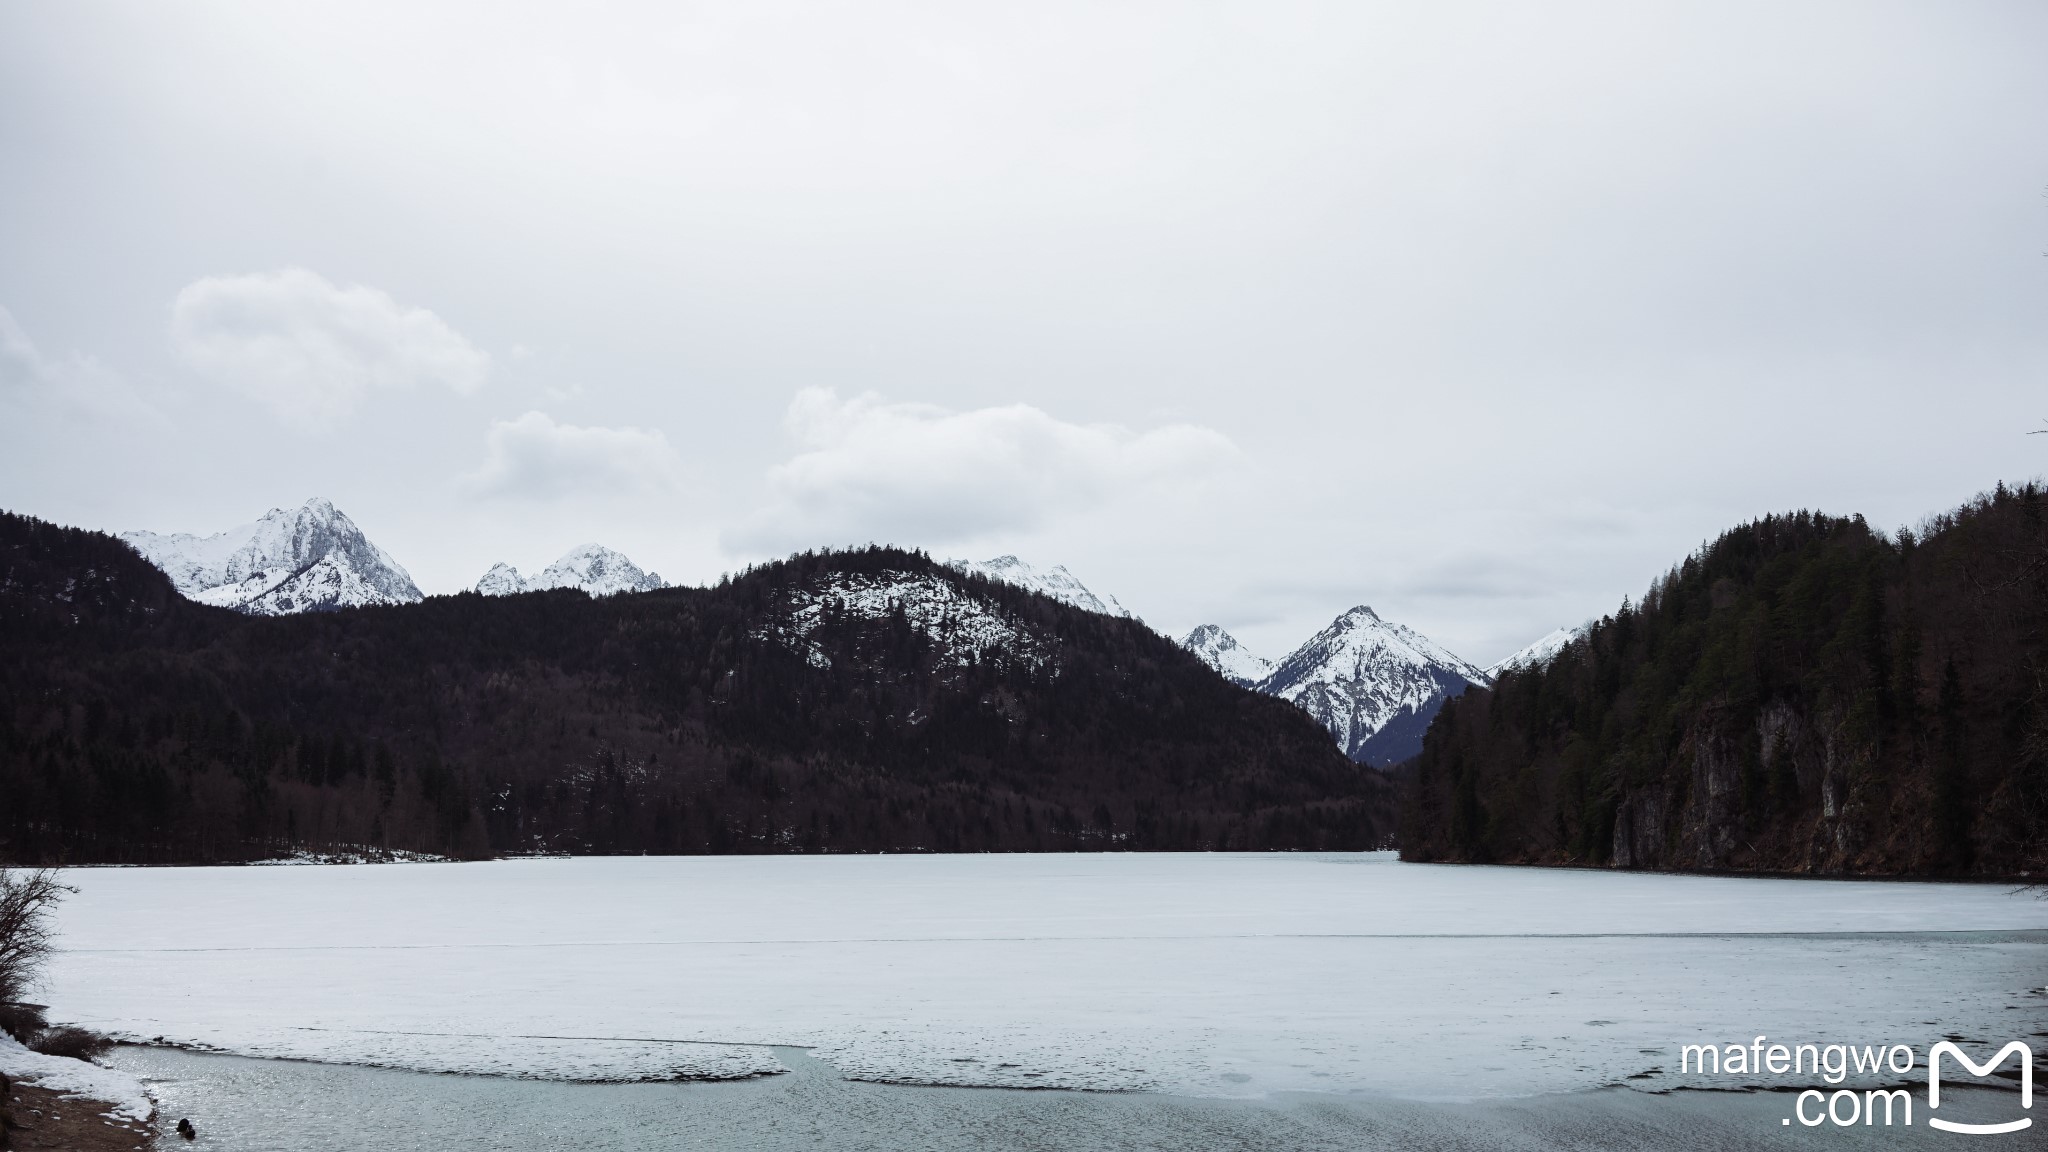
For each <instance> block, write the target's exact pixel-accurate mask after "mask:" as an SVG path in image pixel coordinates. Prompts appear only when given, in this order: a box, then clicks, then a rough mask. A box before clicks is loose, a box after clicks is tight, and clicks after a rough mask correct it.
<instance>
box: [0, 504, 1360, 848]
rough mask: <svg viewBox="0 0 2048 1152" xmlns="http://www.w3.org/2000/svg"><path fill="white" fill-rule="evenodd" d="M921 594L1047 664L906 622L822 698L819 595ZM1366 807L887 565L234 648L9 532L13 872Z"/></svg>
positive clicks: (1225, 713) (305, 623) (207, 615)
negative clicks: (938, 652)
mask: <svg viewBox="0 0 2048 1152" xmlns="http://www.w3.org/2000/svg"><path fill="white" fill-rule="evenodd" d="M849 572H852V573H870V574H873V573H910V574H927V575H931V576H935V577H937V578H940V579H944V580H948V581H951V582H953V583H954V584H955V585H956V586H957V587H959V588H960V589H962V590H963V591H964V592H965V593H966V594H967V595H970V596H972V597H975V598H978V599H979V600H981V601H982V602H984V603H988V604H992V605H996V606H998V607H999V608H1000V609H1001V610H1002V611H1004V612H1006V613H1008V614H1009V615H1010V617H1011V618H1012V619H1013V620H1015V621H1016V622H1018V623H1019V624H1020V625H1021V626H1023V627H1024V628H1026V629H1028V630H1029V632H1030V633H1031V634H1033V635H1035V636H1037V637H1039V638H1041V639H1042V640H1043V641H1044V642H1045V643H1046V644H1047V645H1049V647H1050V650H1051V651H1053V652H1055V653H1056V659H1055V660H1054V661H1052V662H1051V663H1050V664H1048V665H1046V666H1044V667H1042V668H1038V669H1033V668H1031V667H1029V666H1027V665H1026V664H1021V663H1019V662H1017V661H1014V660H1005V659H1003V658H1002V654H1001V653H999V652H993V651H991V652H989V653H987V654H986V658H977V659H975V660H973V661H971V662H970V663H968V664H967V665H966V666H964V667H962V666H959V665H958V664H956V663H951V662H944V661H940V660H938V659H937V658H936V657H935V653H934V646H933V644H932V642H931V640H930V639H929V638H928V637H927V636H926V635H925V634H924V633H923V632H921V631H919V630H918V629H917V628H915V627H914V626H912V624H911V623H910V622H909V621H907V620H906V619H905V618H904V616H903V614H902V613H901V612H900V611H896V612H892V613H891V614H889V615H887V616H885V617H882V618H879V619H860V618H852V617H840V616H834V617H832V618H829V619H827V620H826V621H825V623H824V624H823V625H822V626H821V627H820V629H819V631H818V632H817V633H816V634H815V636H814V639H815V640H816V641H817V643H818V644H819V646H820V647H821V649H822V651H823V653H824V654H825V655H826V656H828V657H829V659H830V666H829V667H819V666H816V664H815V662H812V661H807V660H806V659H805V658H803V657H802V656H800V655H798V654H797V653H796V652H794V651H792V650H791V649H790V648H789V647H788V646H787V645H786V644H784V643H782V642H780V641H778V640H776V639H775V638H774V637H773V636H772V635H770V634H768V633H767V632H766V631H764V630H765V629H767V627H768V625H769V624H770V623H771V622H772V621H773V620H774V619H775V618H776V613H777V611H778V608H777V605H778V604H779V603H781V602H782V598H783V596H784V594H785V593H787V592H788V591H789V590H790V589H791V588H793V587H801V586H804V585H806V583H807V582H813V581H816V580H818V579H820V578H822V577H824V576H826V575H829V574H832V573H849ZM1392 814H1393V800H1392V795H1391V790H1390V787H1389V785H1388V784H1387V783H1386V781H1385V778H1384V777H1382V776H1381V775H1380V774H1379V773H1377V772H1374V771H1372V770H1370V769H1366V768H1362V767H1360V766H1358V765H1355V764H1352V763H1351V762H1350V761H1348V760H1347V759H1345V757H1344V756H1343V755H1342V754H1341V753H1339V752H1338V751H1337V749H1336V747H1335V746H1334V745H1333V744H1332V742H1331V740H1330V737H1329V735H1328V733H1326V732H1324V731H1323V730H1322V729H1321V728H1320V727H1318V726H1317V725H1316V724H1315V723H1314V721H1312V720H1310V719H1309V718H1308V717H1307V716H1305V715H1303V714H1302V713H1300V712H1298V711H1297V710H1295V709H1294V708H1293V707H1292V706H1291V705H1289V704H1287V703H1285V702H1283V701H1280V700H1275V699H1271V698H1268V697H1263V696H1259V695H1257V694H1255V693H1252V692H1249V691H1246V690H1243V689H1240V688H1236V687H1234V686H1232V685H1230V684H1229V683H1227V682H1225V681H1224V680H1223V679H1222V678H1220V677H1218V676H1217V675H1215V674H1214V673H1213V672H1211V671H1210V670H1209V669H1208V668H1207V667H1205V666H1203V665H1202V664H1201V663H1199V662H1198V661H1197V660H1195V659H1194V658H1193V657H1192V656H1190V655H1188V654H1187V653H1185V652H1183V651H1182V650H1180V649H1179V648H1178V647H1177V646H1176V645H1174V644H1173V643H1171V642H1170V641H1168V640H1166V639H1164V638H1162V637H1160V636H1158V635H1156V634H1154V633H1152V632H1151V631H1150V630H1149V629H1147V628H1145V627H1144V626H1143V625H1142V624H1139V623H1138V622H1136V621H1131V620H1123V619H1116V618H1112V617H1108V616H1100V615H1095V614H1091V613H1087V612H1082V611H1080V610H1078V609H1074V608H1070V607H1068V606H1066V605H1063V604H1060V603H1058V602H1055V601H1052V600H1048V599H1046V598H1044V597H1041V596H1038V595H1035V594H1033V593H1030V592H1026V591H1024V590H1021V589H1018V588H1014V587H1011V586H1008V585H1003V584H997V583H991V582H989V581H985V580H981V579H979V578H971V577H967V576H964V575H961V574H960V573H958V572H955V571H953V570H951V569H948V568H945V567H943V566H941V565H938V564H935V563H934V562H933V561H931V560H930V559H929V558H928V557H925V556H923V555H921V554H916V553H909V552H903V551H897V550H893V549H885V548H869V549H863V550H857V551H850V552H838V553H826V554H806V555H800V556H796V557H793V558H791V559H790V560H788V561H784V562H780V563H775V564H770V565H766V566H764V567H760V568H757V569H752V570H750V571H748V572H745V573H743V574H741V575H739V576H736V577H733V578H731V579H728V580H727V581H725V582H723V583H721V584H720V585H718V586H717V587H713V588H702V589H689V588H682V589H669V590H666V591H660V592H649V593H641V594H636V595H628V596H617V597H611V598H608V599H603V600H593V599H591V598H589V597H588V596H585V595H584V594H583V593H581V592H578V591H555V592H541V593H531V594H527V595H522V596H511V597H504V598H496V599H492V598H485V597H481V596H477V595H474V594H463V595H457V596H445V597H434V598H431V599H429V600H427V601H426V602H424V603H420V604H413V605H406V606H403V607H385V608H366V609H351V610H346V611H341V612H335V613H328V614H319V615H307V616H293V617H282V618H257V617H245V616H241V615H237V614H235V613H232V612H228V611H224V610H220V609H214V608H209V607H206V606H203V605H199V604H195V603H192V602H190V601H187V600H185V599H183V598H182V597H180V596H179V595H178V594H177V593H176V592H175V591H174V590H173V589H172V587H171V585H170V582H169V581H168V579H167V578H166V577H165V576H164V575H163V574H162V573H161V572H158V571H157V570H156V569H155V568H153V567H152V566H150V565H149V564H148V563H147V562H146V561H144V560H142V559H141V557H139V556H137V555H136V554H135V553H134V552H133V551H132V550H131V549H129V548H128V546H127V545H125V544H123V543H121V542H120V541H119V540H116V539H114V538H112V537H109V536H106V535H103V534H100V533H94V532H86V531H81V530H78V529H70V528H62V527H58V526H55V525H51V524H47V523H44V522H41V521H38V520H34V519H30V518H27V517H22V516H15V515H9V514H0V859H4V860H11V861H14V862H18V863H39V862H48V863H65V862H68V863H79V862H88V861H99V862H174V861H209V860H218V861H234V860H247V859H255V858H263V857H270V856H275V855H278V854H281V853H288V852H293V851H300V852H316V853H325V852H349V851H357V850H360V849H363V848H370V849H378V850H409V851H420V852H431V853H441V854H448V855H455V856H464V857H480V856H486V855H490V854H494V853H508V852H530V851H557V852H577V853H640V852H650V853H737V852H850V851H982V850H1024V851H1031V850H1106V849H1207V848H1365V847H1372V846H1376V845H1380V844H1383V843H1385V842H1387V841H1388V839H1389V837H1390V833H1391V830H1392Z"/></svg>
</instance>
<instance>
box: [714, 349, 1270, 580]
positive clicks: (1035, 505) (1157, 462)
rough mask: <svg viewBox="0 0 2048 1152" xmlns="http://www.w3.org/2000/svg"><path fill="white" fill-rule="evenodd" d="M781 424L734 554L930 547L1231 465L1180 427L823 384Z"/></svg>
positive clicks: (1199, 431) (1218, 445)
mask: <svg viewBox="0 0 2048 1152" xmlns="http://www.w3.org/2000/svg"><path fill="white" fill-rule="evenodd" d="M786 423H787V425H788V428H789V431H790V433H791V434H792V435H793V436H794V437H795V438H796V440H797V442H798V443H799V445H801V447H802V449H803V450H802V451H800V452H799V453H798V454H797V455H796V456H794V457H792V458H790V459H789V460H787V461H785V462H783V463H781V464H778V465H776V466H775V467H774V468H772V469H770V470H769V473H768V487H769V491H770V494H771V498H772V499H771V503H770V506H769V507H768V508H767V509H766V510H765V511H764V512H763V513H762V514H761V515H760V516H758V517H757V518H756V519H755V521H754V523H753V524H752V525H751V526H750V527H749V528H748V529H746V530H744V531H742V532H740V533H738V534H737V535H736V537H735V539H734V540H733V541H732V543H734V544H735V545H737V546H740V547H750V546H751V547H765V548H778V547H803V546H809V545H816V544H828V543H851V542H862V541H867V540H876V541H888V542H895V543H900V544H907V545H936V544H943V543H949V542H955V541H966V540H973V539H977V538H981V537H988V536H992V535H996V534H999V533H1005V532H1017V531H1029V530H1032V529H1035V528H1038V527H1041V526H1043V525H1044V524H1046V523H1048V522H1049V521H1050V520H1052V519H1053V518H1055V517H1058V516H1061V515H1065V514H1072V513H1077V512H1082V511H1086V510H1093V509H1099V508H1102V507H1104V506H1106V505H1107V504H1109V503H1111V502H1122V501H1125V500H1130V499H1143V498H1144V497H1145V496H1147V495H1148V494H1153V493H1157V492H1159V491H1162V490H1172V489H1177V488H1180V487H1183V486H1186V485H1190V484H1198V483H1200V482H1202V481H1204V480H1207V479H1209V478H1212V477H1214V476H1215V475H1216V474H1217V473H1219V472H1220V471H1221V470H1223V469H1225V468H1227V467H1229V466H1231V465H1233V464H1234V463H1235V462H1236V461H1237V460H1238V459H1239V455H1240V454H1239V452H1238V450H1237V447H1236V445H1234V444H1232V443H1231V441H1230V439H1229V438H1228V437H1226V436H1224V435H1223V434H1222V433H1220V432H1217V431H1215V430H1214V429H1211V428H1204V427H1200V426H1197V425H1192V424H1171V425H1166V426H1164V427H1160V428H1154V429H1152V430H1150V431H1146V432H1133V431H1130V430H1129V429H1126V428H1121V427H1118V426H1115V425H1109V424H1070V423H1067V422H1065V421H1062V420H1058V419H1055V418H1054V417H1052V416H1050V415H1048V414H1046V413H1045V412H1043V411H1041V410H1039V409H1037V408H1033V407H1031V406H1030V405H1028V404H1011V405H1007V406H1004V407H999V408H977V409H974V410H972V411H967V412H955V411H950V410H948V409H945V408H940V407H936V406H934V405H930V404H908V403H898V404H891V403H885V402H883V401H882V400H881V398H880V397H878V396H876V395H874V394H873V393H863V394H862V395H859V396H856V397H854V398H852V399H850V400H841V399H840V398H839V396H838V394H837V393H836V392H834V391H832V390H831V389H826V388H807V389H805V390H804V391H802V392H799V393H797V396H796V398H795V399H794V400H793V401H791V402H790V406H789V412H788V416H787V418H786Z"/></svg>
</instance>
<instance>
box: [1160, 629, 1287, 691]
mask: <svg viewBox="0 0 2048 1152" xmlns="http://www.w3.org/2000/svg"><path fill="white" fill-rule="evenodd" d="M1180 646H1181V647H1183V648H1185V649H1187V650H1188V651H1190V652H1192V653H1194V654H1195V656H1196V657H1197V658H1198V659H1200V660H1201V661H1202V663H1204V664H1207V665H1208V666H1209V667H1211V668H1214V669H1215V670H1216V671H1217V672H1218V673H1219V674H1220V675H1222V677H1223V678H1224V679H1225V680H1228V681H1230V682H1231V683H1232V684H1235V685H1237V686H1238V687H1240V688H1256V687H1258V686H1259V683H1260V681H1263V680H1264V679H1265V678H1266V677H1268V676H1270V675H1272V674H1273V662H1272V661H1271V660H1268V659H1266V658H1264V657H1262V656H1256V655H1253V654H1252V652H1251V651H1250V650H1249V649H1247V648H1245V646H1244V645H1242V644H1239V643H1238V642H1237V637H1235V636H1232V635H1231V634H1230V633H1228V632H1225V631H1224V630H1223V629H1222V628H1221V627H1218V626H1217V625H1215V624H1204V625H1201V626H1200V627H1198V628H1196V629H1194V630H1193V631H1191V632H1189V633H1188V634H1187V635H1186V636H1183V637H1181V641H1180Z"/></svg>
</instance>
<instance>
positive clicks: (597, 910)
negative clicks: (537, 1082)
mask: <svg viewBox="0 0 2048 1152" xmlns="http://www.w3.org/2000/svg"><path fill="white" fill-rule="evenodd" d="M68 879H69V880H70V882H72V883H74V884H76V885H77V886H78V887H79V889H80V891H79V893H78V895H77V896H75V897H73V898H72V899H71V900H70V901H68V902H67V903H66V904H65V905H64V908H63V911H62V916H61V925H60V926H61V929H62V931H63V939H62V944H63V948H64V951H63V952H62V953H61V954H60V955H59V957H58V958H57V961H56V963H55V966H54V970H53V979H52V981H51V984H50V986H49V988H48V990H47V998H48V999H49V1001H50V1003H51V1005H52V1009H53V1011H52V1014H53V1016H56V1017H60V1018H63V1019H67V1020H75V1021H80V1022H85V1023H88V1024H91V1025H93V1026H96V1027H99V1028H102V1029H105V1030H109V1031H114V1032H117V1033H121V1034H124V1035H128V1036H132V1037H136V1038H141V1039H150V1038H156V1037H162V1038H163V1039H164V1040H165V1041H167V1042H171V1043H176V1044H184V1045H196V1046H203V1047H206V1048H210V1049H212V1050H215V1051H218V1052H224V1053H233V1054H238V1055H244V1056H273V1057H290V1058H296V1059H304V1060H315V1061H328V1062H339V1063H349V1064H359V1065H374V1066H380V1067H385V1068H392V1069H407V1070H413V1071H425V1072H472V1073H494V1074H500V1075H510V1076H523V1077H533V1078H542V1079H553V1080H568V1081H578V1080H633V1079H677V1078H724V1077H744V1076H750V1075H755V1074H760V1073H769V1072H780V1071H783V1070H785V1069H787V1068H788V1063H789V1062H788V1059H787V1056H786V1053H784V1054H778V1052H777V1048H778V1047H783V1048H788V1047H801V1048H805V1049H808V1050H809V1052H810V1056H811V1057H812V1058H815V1060H817V1061H819V1062H821V1063H820V1064H819V1067H821V1068H827V1069H829V1070H831V1071H832V1072H833V1073H834V1074H835V1075H837V1076H845V1077H851V1078H854V1079H861V1080H870V1081H876V1082H886V1083H892V1084H907V1085H953V1086H989V1087H1033V1088H1043V1087H1059V1088H1082V1089H1142V1090H1148V1091H1152V1092H1158V1093H1165V1094H1172V1095H1176V1096H1181V1097H1198V1098H1210V1099H1221V1098H1233V1097H1235V1098H1266V1097H1270V1096H1272V1095H1273V1094H1276V1093H1299V1092H1314V1093H1338V1094H1346V1095H1357V1096H1370V1097H1378V1098H1390V1097H1394V1098H1404V1099H1407V1100H1412V1101H1445V1100H1484V1099H1496V1100H1498V1099H1505V1098H1512V1097H1526V1096H1535V1095H1544V1094H1555V1093H1565V1092H1575V1091H1580V1090H1585V1089H1592V1088H1598V1087H1601V1086H1604V1085H1617V1084H1626V1085H1630V1086H1633V1087H1638V1088H1657V1087H1664V1086H1669V1085H1670V1084H1671V1083H1672V1081H1673V1080H1674V1079H1675V1077H1676V1073H1677V1068H1676V1053H1677V1045H1679V1044H1681V1043H1689V1042H1698V1041H1714V1042H1722V1043H1726V1042H1730V1041H1736V1040H1740V1041H1745V1042H1746V1041H1747V1040H1748V1039H1749V1038H1750V1037H1752V1036H1754V1035H1757V1034H1760V1033H1761V1034H1768V1035H1770V1036H1771V1037H1773V1038H1783V1039H1787V1040H1790V1041H1795V1042H1797V1041H1809V1040H1811V1041H1817V1042H1820V1043H1829V1042H1836V1041H1839V1042H1844V1043H1873V1044H1875V1043H1891V1042H1901V1043H1908V1044H1911V1045H1913V1046H1914V1047H1916V1048H1922V1049H1924V1047H1925V1046H1926V1045H1927V1044H1929V1043H1931V1042H1933V1041H1934V1040H1936V1039H1938V1038H1939V1037H1940V1036H1941V1035H1943V1034H1948V1033H1955V1034H1959V1035H1962V1036H1966V1037H1970V1038H1973V1039H1980V1038H1991V1037H1994V1036H2004V1037H2008V1038H2016V1037H2024V1036H2028V1035H2031V1034H2036V1033H2042V1032H2044V1031H2048V996H2044V995H2042V994H2041V992H2040V989H2041V986H2042V985H2044V984H2048V902H2044V901H2042V900H2039V899H2036V898H2034V897H2033V896H2032V895H2029V894H2014V893H2013V892H2011V891H2010V890H2009V889H2007V888H2004V887H1999V886H1989V885H1948V884H1917V883H1878V882H1831V881H1802V880H1759V879H1734V878H1714V877H1688V876H1665V875H1640V874H1627V873H1607V872H1593V871H1554V870H1538V869H1511V868H1471V867H1452V866H1429V865H1412V864H1402V863H1399V862H1398V861H1396V860H1395V859H1393V857H1392V856H1391V855H1389V854H1367V855H1349V854H1326V855H1311V854H1279V855H1085V856H835V857H795V856H789V857H655V858H593V859H569V860H521V861H503V862H494V863H484V864H413V865H381V866H338V867H285V868H192V869H91V870H81V871H75V872H72V873H70V874H69V876H68ZM2037 1043H2038V1042H2037ZM1632 1078H1633V1079H1632ZM1726 1083H1729V1084H1732V1083H1733V1081H1728V1082H1726Z"/></svg>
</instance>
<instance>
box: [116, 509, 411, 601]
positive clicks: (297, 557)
mask: <svg viewBox="0 0 2048 1152" xmlns="http://www.w3.org/2000/svg"><path fill="white" fill-rule="evenodd" d="M121 539H123V540H125V541H127V542H128V544H129V545H130V546H131V547H133V548H134V549H135V550H136V551H137V552H140V553H141V554H142V555H143V557H144V558H145V559H147V560H148V561H149V562H150V563H152V564H155V565H156V566H157V567H158V568H161V569H163V571H164V573H165V574H166V575H168V576H169V577H170V578H171V583H172V585H173V586H174V587H176V588H177V589H178V591H179V592H180V593H182V594H183V595H185V596H186V597H188V598H190V599H193V600H198V601H201V602H203V603H207V604H214V605H217V606H219V607H223V608H233V609H235V610H236V611H238V612H246V613H248V614H250V615H255V616H282V615H289V614H291V613H295V612H323V611H331V610H333V609H336V608H350V607H358V606H361V605H367V604H410V603H413V602H415V601H418V600H420V599H422V597H421V595H420V590H419V588H418V587H416V586H415V585H414V584H413V582H412V577H411V576H409V575H407V574H406V571H405V569H403V568H401V567H399V566H398V562H397V561H395V560H393V559H392V558H391V557H390V556H388V555H386V554H385V552H384V550H383V549H381V548H378V547H377V546H376V545H375V544H372V543H370V541H369V539H368V538H367V537H365V536H364V535H363V532H362V529H360V528H357V527H356V525H355V522H354V521H352V520H350V519H349V518H348V517H347V516H345V515H343V514H342V512H341V510H340V509H338V508H336V507H335V506H334V504H333V503H332V502H331V501H328V500H326V499H325V498H322V497H318V496H316V497H314V498H313V499H311V500H308V501H306V502H305V503H304V504H301V505H300V506H299V507H297V508H294V509H289V510H287V509H283V508H272V509H271V510H270V511H268V512H265V513H264V514H263V515H262V517H261V518H259V519H257V520H256V521H255V522H254V523H251V524H243V525H241V526H239V527H236V528H230V529H228V530H227V531H225V532H221V533H217V534H215V535H212V536H193V535H188V534H184V533H174V534H167V535H159V534H157V533H155V532H124V533H122V534H121Z"/></svg>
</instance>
